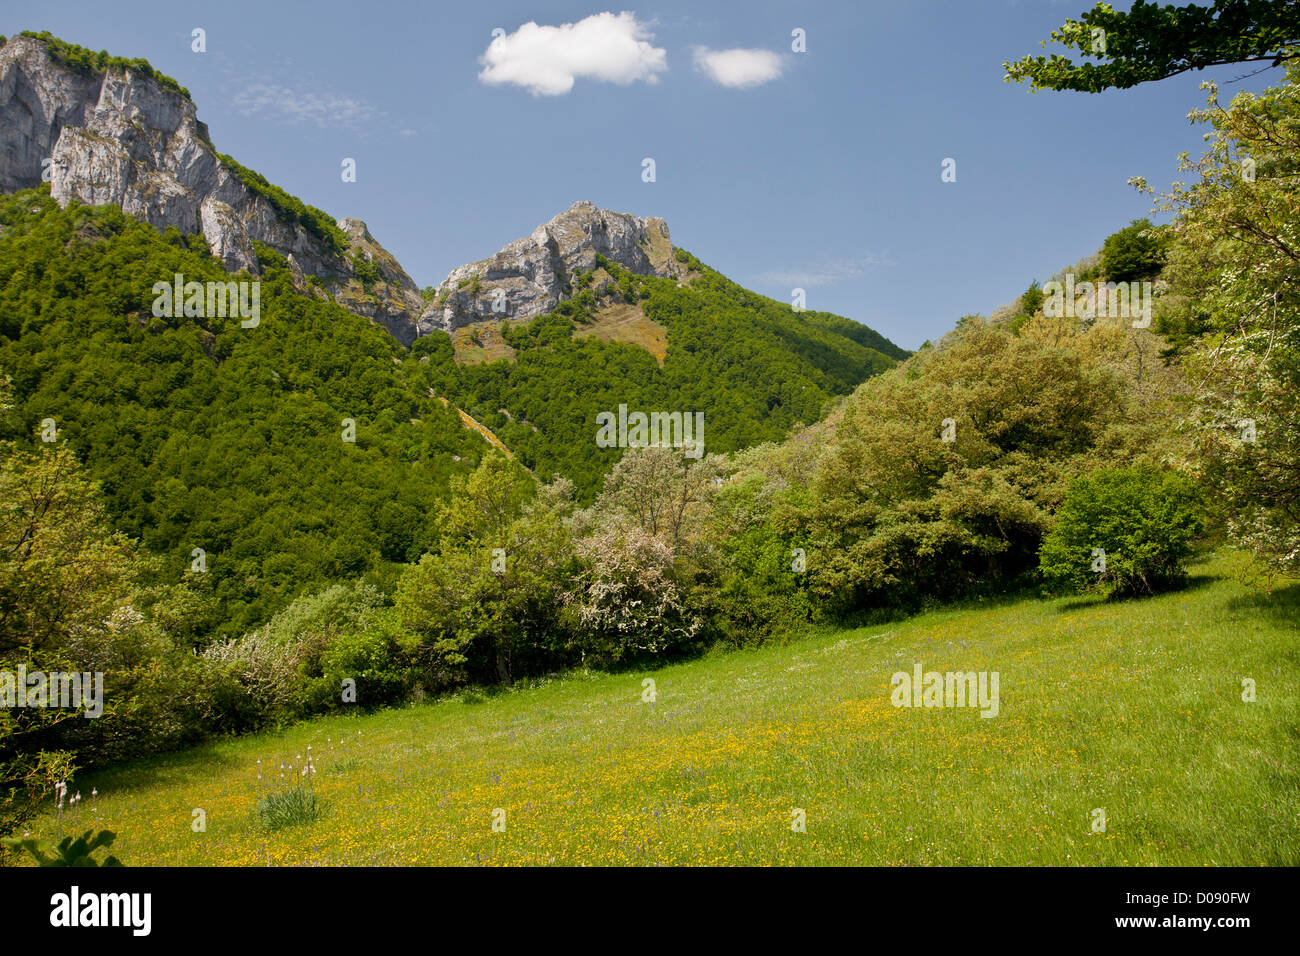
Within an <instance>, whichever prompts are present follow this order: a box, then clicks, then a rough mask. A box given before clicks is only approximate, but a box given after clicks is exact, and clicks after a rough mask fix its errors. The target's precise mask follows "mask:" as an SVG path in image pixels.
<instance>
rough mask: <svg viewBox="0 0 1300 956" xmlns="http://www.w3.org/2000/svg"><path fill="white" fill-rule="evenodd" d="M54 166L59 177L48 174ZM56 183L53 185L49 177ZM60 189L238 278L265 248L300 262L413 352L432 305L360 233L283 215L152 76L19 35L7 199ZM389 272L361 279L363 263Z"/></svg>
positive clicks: (4, 162) (12, 70) (58, 193)
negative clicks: (421, 320) (183, 236)
mask: <svg viewBox="0 0 1300 956" xmlns="http://www.w3.org/2000/svg"><path fill="white" fill-rule="evenodd" d="M47 168H48V172H46V170H47ZM43 173H45V175H43ZM43 179H48V180H49V183H50V194H51V196H52V197H53V198H54V199H55V200H56V201H57V202H58V203H60V205H67V204H68V203H69V202H71V201H72V200H74V199H75V200H77V201H79V202H83V203H88V204H92V205H105V204H110V203H111V204H113V205H117V206H120V207H121V209H122V211H123V212H125V213H127V214H128V215H131V216H134V217H135V218H137V219H140V220H143V221H144V222H147V223H149V224H151V225H153V226H155V227H157V228H159V229H165V228H167V227H168V226H175V227H176V228H177V229H179V230H180V231H181V232H184V233H201V234H202V235H203V236H204V238H205V239H206V240H207V241H208V246H209V248H210V249H211V250H212V254H213V255H214V256H217V257H218V258H220V259H221V260H222V262H223V263H224V264H225V266H226V268H227V269H229V270H231V271H239V270H245V271H247V272H249V273H251V274H257V272H258V263H257V256H256V252H255V251H254V246H253V242H254V241H257V242H261V243H264V244H266V245H268V246H270V247H271V248H273V249H275V250H276V251H277V252H279V253H281V254H282V255H285V256H286V257H291V258H292V261H293V262H294V263H295V265H296V267H297V268H298V269H301V270H302V271H303V272H304V273H305V274H307V275H313V276H316V277H317V278H318V279H320V280H322V283H323V285H324V287H325V288H326V289H327V290H328V291H329V292H330V293H332V294H333V295H334V298H335V300H336V301H338V302H339V303H340V304H341V305H344V306H345V307H346V308H349V309H351V310H352V311H354V312H357V313H358V314H361V315H365V316H367V317H369V318H371V319H373V320H374V321H376V322H379V323H380V324H382V325H383V326H384V327H385V328H387V329H388V330H389V331H390V332H391V333H392V334H393V336H394V337H396V338H397V339H398V340H399V341H401V342H403V343H405V344H409V343H410V342H412V341H414V339H415V335H416V317H417V316H418V315H419V314H420V310H421V308H422V307H423V302H422V301H421V300H420V296H419V292H418V290H417V289H416V286H415V283H414V282H412V281H411V278H410V276H408V275H407V274H406V273H405V271H403V270H402V268H401V266H400V265H399V264H398V263H397V261H396V260H395V259H393V257H392V256H391V255H390V254H389V253H388V252H387V251H386V250H384V249H383V247H382V246H380V245H379V244H378V243H377V242H375V240H374V237H373V236H371V235H370V232H369V230H367V229H366V227H365V224H364V223H362V222H360V220H343V223H356V224H357V225H358V226H359V229H354V228H353V227H351V226H349V227H345V226H344V225H343V223H340V224H338V227H337V228H338V230H341V231H331V230H332V229H333V223H332V222H331V221H330V220H328V219H327V218H324V217H321V216H319V215H318V216H316V217H315V218H314V219H312V218H308V219H306V220H304V219H303V218H302V217H300V216H296V215H295V214H293V213H292V211H288V210H285V209H281V208H277V206H276V204H275V203H274V202H273V201H272V199H271V198H268V196H267V195H266V194H265V192H264V191H262V190H258V189H256V188H254V186H253V185H250V183H249V181H248V178H247V171H246V170H243V168H242V167H239V166H238V164H236V163H233V162H232V161H230V160H228V159H226V158H225V157H222V156H221V155H220V154H219V153H217V151H216V149H215V148H214V147H213V145H212V142H211V140H210V138H209V136H208V130H207V127H206V126H205V125H204V124H203V123H201V122H199V120H198V118H197V115H196V109H195V106H194V103H193V101H192V100H191V99H190V98H189V96H188V95H186V94H185V93H184V92H183V91H181V90H180V89H179V88H173V87H172V86H169V85H167V84H165V83H162V82H160V81H159V80H158V79H157V78H156V74H155V75H150V73H149V72H147V71H140V72H137V71H135V70H133V69H132V68H131V67H130V66H109V67H107V68H105V69H102V70H98V71H94V70H91V71H82V70H79V69H74V68H72V67H70V66H68V65H66V64H64V63H62V62H60V61H59V60H58V59H56V58H55V57H54V56H52V55H51V52H50V49H49V47H48V45H47V44H46V43H45V41H44V40H41V39H39V38H36V37H25V36H16V37H12V38H10V39H9V40H8V42H6V43H5V44H4V46H3V48H0V189H3V190H5V191H6V192H11V191H14V190H18V189H29V188H32V187H34V186H37V185H39V184H40V183H41V182H42V181H43ZM359 260H365V261H366V262H367V263H373V264H374V266H375V267H376V268H377V269H378V273H379V279H380V281H376V280H375V278H374V273H373V271H372V270H370V269H365V268H363V272H364V275H358V270H357V267H356V265H355V263H356V262H357V261H359Z"/></svg>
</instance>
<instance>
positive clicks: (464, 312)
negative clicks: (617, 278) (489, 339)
mask: <svg viewBox="0 0 1300 956" xmlns="http://www.w3.org/2000/svg"><path fill="white" fill-rule="evenodd" d="M597 255H603V256H604V257H605V258H606V259H608V260H610V261H611V262H615V263H617V264H618V265H620V266H622V267H623V268H625V269H627V270H628V271H630V272H633V273H636V274H637V275H656V276H662V277H665V278H667V277H672V276H676V275H678V264H677V261H676V259H674V257H673V246H672V242H671V241H670V239H669V237H668V226H667V224H665V223H664V221H663V220H662V219H653V218H650V219H646V218H641V217H639V216H629V215H626V214H624V213H617V212H610V211H609V210H607V209H598V208H596V205H595V204H594V203H590V202H576V203H574V204H573V205H572V206H570V207H569V209H568V210H567V211H565V212H562V213H560V215H558V216H556V217H555V218H554V219H552V220H551V221H550V222H547V223H544V224H543V225H540V226H538V227H537V229H535V230H534V231H533V234H532V235H531V236H528V237H526V238H524V239H517V240H515V241H514V242H512V243H510V244H509V245H508V246H506V247H505V248H504V249H502V250H501V251H500V252H498V253H497V254H496V255H495V256H492V257H491V258H489V259H483V260H481V261H480V262H471V263H469V264H468V265H463V266H461V267H459V268H458V269H453V270H452V272H451V274H450V275H449V276H447V278H446V279H445V280H443V282H442V284H441V285H439V286H438V289H437V294H436V296H435V297H434V300H433V302H432V303H430V304H429V306H428V307H427V308H426V309H425V310H424V313H423V314H422V315H421V316H420V320H419V324H418V328H419V333H420V334H421V335H425V334H428V333H429V332H431V331H433V330H434V329H442V330H444V331H447V332H451V331H454V330H455V329H458V328H460V327H461V326H463V325H468V324H470V323H471V322H481V321H484V320H487V319H503V318H529V317H531V316H535V315H541V314H542V313H544V312H549V311H550V310H551V309H553V308H554V307H555V305H556V303H558V302H560V301H561V300H563V299H566V298H568V297H569V295H570V282H571V280H572V277H573V275H574V273H575V272H576V271H577V270H580V269H581V270H590V269H594V268H595V267H596V256H597Z"/></svg>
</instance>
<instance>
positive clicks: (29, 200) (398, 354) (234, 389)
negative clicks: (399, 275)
mask: <svg viewBox="0 0 1300 956" xmlns="http://www.w3.org/2000/svg"><path fill="white" fill-rule="evenodd" d="M261 255H262V257H263V263H264V265H263V273H262V277H261V280H260V281H261V283H262V286H261V303H260V304H261V316H260V321H259V324H258V325H257V326H256V327H255V328H243V327H242V326H241V322H240V320H239V319H238V318H233V317H230V318H212V317H194V318H186V317H182V316H177V317H175V318H166V317H161V318H160V317H154V316H153V315H152V308H151V307H152V303H153V299H154V295H153V293H152V291H151V289H152V287H153V285H154V283H155V282H157V281H158V280H159V279H160V278H163V279H167V278H170V277H171V276H173V275H175V274H176V273H181V274H183V275H184V276H185V278H186V280H187V281H209V280H215V281H224V280H226V279H228V278H229V276H228V274H227V273H226V272H225V271H224V270H223V269H222V267H221V265H220V263H219V262H217V261H216V260H214V259H213V258H212V257H211V256H210V255H209V253H208V251H207V249H206V248H205V247H204V245H203V242H202V239H201V238H200V237H192V238H187V237H184V236H181V235H180V234H179V233H178V232H177V231H176V230H169V231H168V232H167V233H165V234H164V233H159V232H158V231H157V230H156V229H154V228H153V227H152V226H148V225H144V224H142V223H139V222H136V221H135V220H134V219H131V218H130V217H127V216H125V215H123V214H122V213H121V212H120V211H119V210H117V209H116V208H115V207H113V206H100V207H87V206H81V205H78V204H75V203H73V204H70V205H69V206H68V207H67V208H66V209H60V208H59V206H58V205H57V204H56V203H55V202H54V201H53V200H51V199H50V198H49V196H48V195H46V194H44V192H43V191H42V190H26V191H23V192H20V193H17V194H14V195H11V196H4V197H0V374H4V375H8V376H9V377H10V378H11V380H12V383H13V387H14V390H15V393H16V403H15V418H16V423H15V429H14V434H12V435H6V436H3V437H8V438H14V439H16V440H18V441H19V442H20V445H21V446H22V447H25V448H33V449H39V448H40V447H41V446H42V442H41V441H40V440H39V437H38V436H39V433H40V431H41V423H42V422H44V421H45V420H47V419H50V420H52V421H53V423H54V425H55V427H56V429H57V431H56V433H55V436H54V437H55V439H56V441H66V442H67V443H68V445H69V446H70V447H71V449H72V450H73V451H74V452H75V454H76V455H77V457H78V458H79V459H80V460H81V461H82V462H84V463H85V465H86V466H87V467H88V469H89V471H90V473H91V475H92V476H93V477H94V478H96V479H98V480H99V481H100V482H101V484H102V487H103V491H104V496H105V505H106V507H107V509H108V512H109V515H110V516H111V518H112V519H113V522H114V525H115V526H116V527H117V528H118V529H119V530H121V531H123V532H125V533H126V534H127V535H129V536H130V537H132V538H135V539H137V540H138V541H139V542H140V543H141V545H143V547H144V549H145V550H146V551H147V552H151V553H153V554H156V555H158V556H159V557H160V559H161V562H162V568H161V571H160V579H161V580H166V581H177V580H179V579H180V578H181V577H182V575H183V574H184V573H185V572H186V571H187V570H188V569H189V568H190V566H191V561H192V560H193V558H192V552H193V550H194V549H195V548H200V549H202V550H203V551H204V552H205V553H206V555H207V558H206V562H207V568H208V571H209V572H210V573H208V574H204V575H189V576H188V577H189V579H190V580H191V581H193V582H194V584H195V586H196V587H199V586H202V588H203V593H204V596H205V599H206V600H207V601H209V602H213V603H212V604H211V606H209V607H208V608H207V609H206V611H204V610H203V609H202V608H200V617H201V619H200V620H195V621H192V622H191V623H190V625H188V627H189V629H190V630H191V631H192V632H194V633H200V634H201V633H203V631H204V630H206V628H207V627H213V628H215V629H216V630H217V632H219V633H225V634H238V633H241V632H242V631H243V630H244V629H245V628H247V627H250V626H252V625H254V624H256V623H258V622H259V621H261V620H263V619H265V617H267V616H268V615H269V614H271V613H273V612H274V611H275V610H277V609H278V608H280V607H281V606H283V605H284V604H285V603H287V602H288V601H289V600H290V599H292V598H293V597H294V596H296V595H297V594H299V593H301V592H302V591H303V590H304V589H307V588H310V587H313V586H320V585H322V584H323V583H325V582H327V581H332V580H337V579H339V578H348V577H353V576H355V575H358V574H362V573H364V572H372V573H382V571H383V569H384V568H385V567H387V566H389V565H391V564H392V563H393V562H404V561H408V560H411V559H412V558H415V557H418V556H419V555H420V554H421V553H422V552H423V551H424V549H425V548H427V546H428V544H429V541H430V534H431V532H430V530H429V527H428V524H429V522H428V518H427V516H428V514H429V509H430V508H431V507H432V506H433V505H434V504H435V503H436V502H437V501H438V500H439V499H440V498H441V497H443V496H444V495H445V494H446V490H447V481H448V478H449V477H450V476H451V475H452V474H456V473H463V472H465V471H466V470H467V469H468V468H471V467H473V465H474V464H475V463H476V462H477V461H478V459H479V457H480V456H481V455H483V454H484V453H485V452H486V451H487V449H488V446H487V445H486V443H484V441H483V440H482V439H481V438H479V437H478V436H477V435H476V434H474V433H472V432H470V431H467V430H466V429H465V428H464V427H462V425H461V422H460V421H459V419H458V417H457V415H456V413H455V411H454V410H451V409H447V408H446V407H445V406H444V405H442V404H440V403H438V402H436V401H434V400H433V399H432V398H430V397H428V395H427V389H426V388H425V387H423V386H422V385H421V384H419V383H416V382H411V381H410V380H409V377H408V376H407V374H406V372H405V371H404V367H403V366H402V364H401V363H402V360H403V356H404V355H405V350H404V349H402V347H401V346H400V345H399V344H398V343H397V342H396V341H395V340H393V339H392V338H391V337H389V336H388V335H387V334H385V333H383V332H382V331H380V330H379V329H376V328H374V327H372V326H371V325H370V324H369V323H368V322H367V321H366V320H365V319H363V318H360V317H358V316H356V315H353V314H352V313H350V312H348V311H346V310H344V309H343V308H341V307H339V306H337V305H332V304H328V303H325V302H322V301H320V300H318V299H316V298H315V297H313V296H309V295H302V294H299V293H297V292H295V291H294V287H293V276H292V274H291V272H290V270H289V269H288V268H287V267H286V265H285V262H284V260H283V259H280V260H279V265H276V264H275V262H276V257H275V253H274V251H273V250H270V249H269V248H267V247H263V248H262V250H261ZM344 419H351V420H352V421H353V422H354V423H355V442H347V441H344V440H343V432H344V428H345V425H344Z"/></svg>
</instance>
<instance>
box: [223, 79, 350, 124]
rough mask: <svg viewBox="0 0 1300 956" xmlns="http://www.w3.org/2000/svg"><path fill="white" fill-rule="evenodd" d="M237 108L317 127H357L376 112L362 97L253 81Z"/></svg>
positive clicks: (245, 112) (238, 99) (248, 113)
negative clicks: (355, 98) (352, 97)
mask: <svg viewBox="0 0 1300 956" xmlns="http://www.w3.org/2000/svg"><path fill="white" fill-rule="evenodd" d="M234 105H235V109H236V110H238V111H239V112H240V113H241V114H243V115H244V116H252V115H254V114H256V113H268V114H271V115H272V116H277V117H280V118H283V119H286V120H288V121H289V122H292V123H315V124H316V125H317V126H355V125H357V124H358V123H361V122H363V121H365V120H368V119H370V117H371V116H372V115H374V110H372V109H371V108H370V107H369V106H368V105H367V104H365V103H363V102H361V101H360V100H354V99H350V98H348V97H345V96H335V95H334V94H332V93H308V92H304V91H302V90H292V89H289V88H288V87H287V86H275V85H273V84H269V83H254V84H252V85H250V86H248V87H246V88H245V89H244V90H243V91H242V92H241V93H239V94H237V95H236V96H235V99H234Z"/></svg>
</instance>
